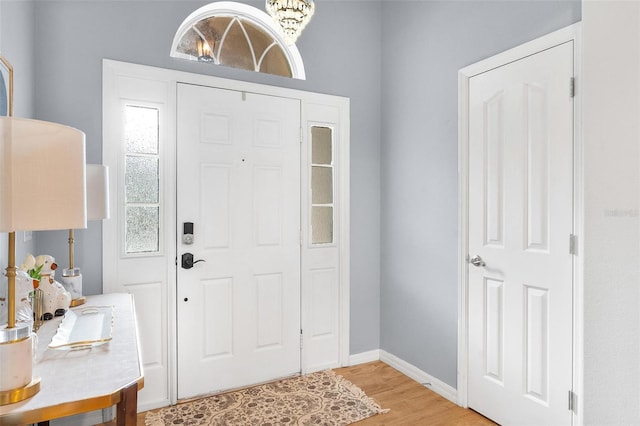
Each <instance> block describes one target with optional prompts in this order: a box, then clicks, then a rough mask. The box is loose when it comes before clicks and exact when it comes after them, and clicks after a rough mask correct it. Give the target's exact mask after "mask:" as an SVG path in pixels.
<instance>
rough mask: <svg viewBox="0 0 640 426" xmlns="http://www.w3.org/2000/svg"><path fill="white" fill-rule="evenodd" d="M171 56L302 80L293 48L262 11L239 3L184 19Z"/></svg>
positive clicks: (213, 5) (208, 8) (208, 7)
mask: <svg viewBox="0 0 640 426" xmlns="http://www.w3.org/2000/svg"><path fill="white" fill-rule="evenodd" d="M171 56H172V57H175V58H182V59H188V60H192V61H200V62H210V63H214V64H217V65H225V66H229V67H234V68H242V69H246V70H251V71H256V72H263V73H268V74H275V75H281V76H284V77H293V78H299V79H304V78H305V73H304V65H303V63H302V58H301V57H300V53H299V52H298V49H297V48H296V46H295V45H290V46H289V45H287V43H286V42H285V40H284V38H283V37H282V35H281V34H280V32H279V29H278V28H277V27H276V25H275V23H274V22H273V21H272V19H271V17H270V16H269V15H267V14H266V13H265V12H263V11H261V10H259V9H256V8H255V7H252V6H248V5H246V4H242V3H234V2H217V3H211V4H208V5H206V6H203V7H201V8H200V9H198V10H196V11H195V12H193V13H192V14H191V15H189V16H188V17H187V19H185V20H184V22H183V23H182V25H180V28H178V31H177V32H176V35H175V37H174V39H173V45H172V47H171Z"/></svg>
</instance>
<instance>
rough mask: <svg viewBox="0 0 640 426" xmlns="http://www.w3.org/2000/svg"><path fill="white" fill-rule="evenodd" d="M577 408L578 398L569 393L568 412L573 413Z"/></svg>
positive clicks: (571, 392)
mask: <svg viewBox="0 0 640 426" xmlns="http://www.w3.org/2000/svg"><path fill="white" fill-rule="evenodd" d="M577 406H578V396H577V395H576V394H575V393H574V392H573V391H571V390H570V391H569V411H573V412H574V413H575V412H576V410H577V408H578V407H577Z"/></svg>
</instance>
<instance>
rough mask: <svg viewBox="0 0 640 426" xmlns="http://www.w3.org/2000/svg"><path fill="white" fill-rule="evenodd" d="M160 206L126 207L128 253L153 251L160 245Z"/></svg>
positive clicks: (157, 249)
mask: <svg viewBox="0 0 640 426" xmlns="http://www.w3.org/2000/svg"><path fill="white" fill-rule="evenodd" d="M159 210H160V209H159V208H158V207H127V208H126V215H127V220H126V237H125V240H126V250H127V253H153V252H157V251H159V247H160V243H159V241H160V236H159V235H160V234H159V230H160V219H159Z"/></svg>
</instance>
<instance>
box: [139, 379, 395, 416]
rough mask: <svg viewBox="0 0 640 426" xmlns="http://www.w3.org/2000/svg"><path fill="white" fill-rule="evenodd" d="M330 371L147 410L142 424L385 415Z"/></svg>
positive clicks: (348, 383)
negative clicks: (155, 409)
mask: <svg viewBox="0 0 640 426" xmlns="http://www.w3.org/2000/svg"><path fill="white" fill-rule="evenodd" d="M387 411H389V410H383V409H382V408H380V406H379V405H378V404H377V403H376V402H375V401H374V400H373V399H371V398H369V397H368V396H367V395H365V393H364V392H363V391H362V389H360V388H359V387H357V386H356V385H354V384H353V383H351V382H350V381H348V380H347V379H345V378H344V377H342V376H340V375H338V374H336V373H334V372H333V371H331V370H326V371H320V372H317V373H312V374H307V375H304V376H299V377H294V378H291V379H284V380H280V381H278V382H273V383H267V384H265V385H260V386H255V387H252V388H248V389H242V390H239V391H235V392H230V393H224V394H220V395H214V396H210V397H206V398H202V399H197V400H193V401H189V402H185V403H181V404H178V405H174V406H171V407H167V408H162V409H160V410H157V411H150V412H149V413H147V415H146V417H145V425H147V426H156V425H176V424H179V425H220V426H232V425H234V426H235V425H237V426H245V425H261V426H271V425H273V426H275V425H325V426H332V425H348V424H351V423H354V422H357V421H359V420H363V419H366V418H367V417H371V416H373V415H375V414H380V413H386V412H387Z"/></svg>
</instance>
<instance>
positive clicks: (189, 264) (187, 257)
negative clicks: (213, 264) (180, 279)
mask: <svg viewBox="0 0 640 426" xmlns="http://www.w3.org/2000/svg"><path fill="white" fill-rule="evenodd" d="M198 262H206V260H204V259H198V260H193V254H192V253H184V254H183V255H182V268H183V269H191V268H193V265H195V264H196V263H198Z"/></svg>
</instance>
